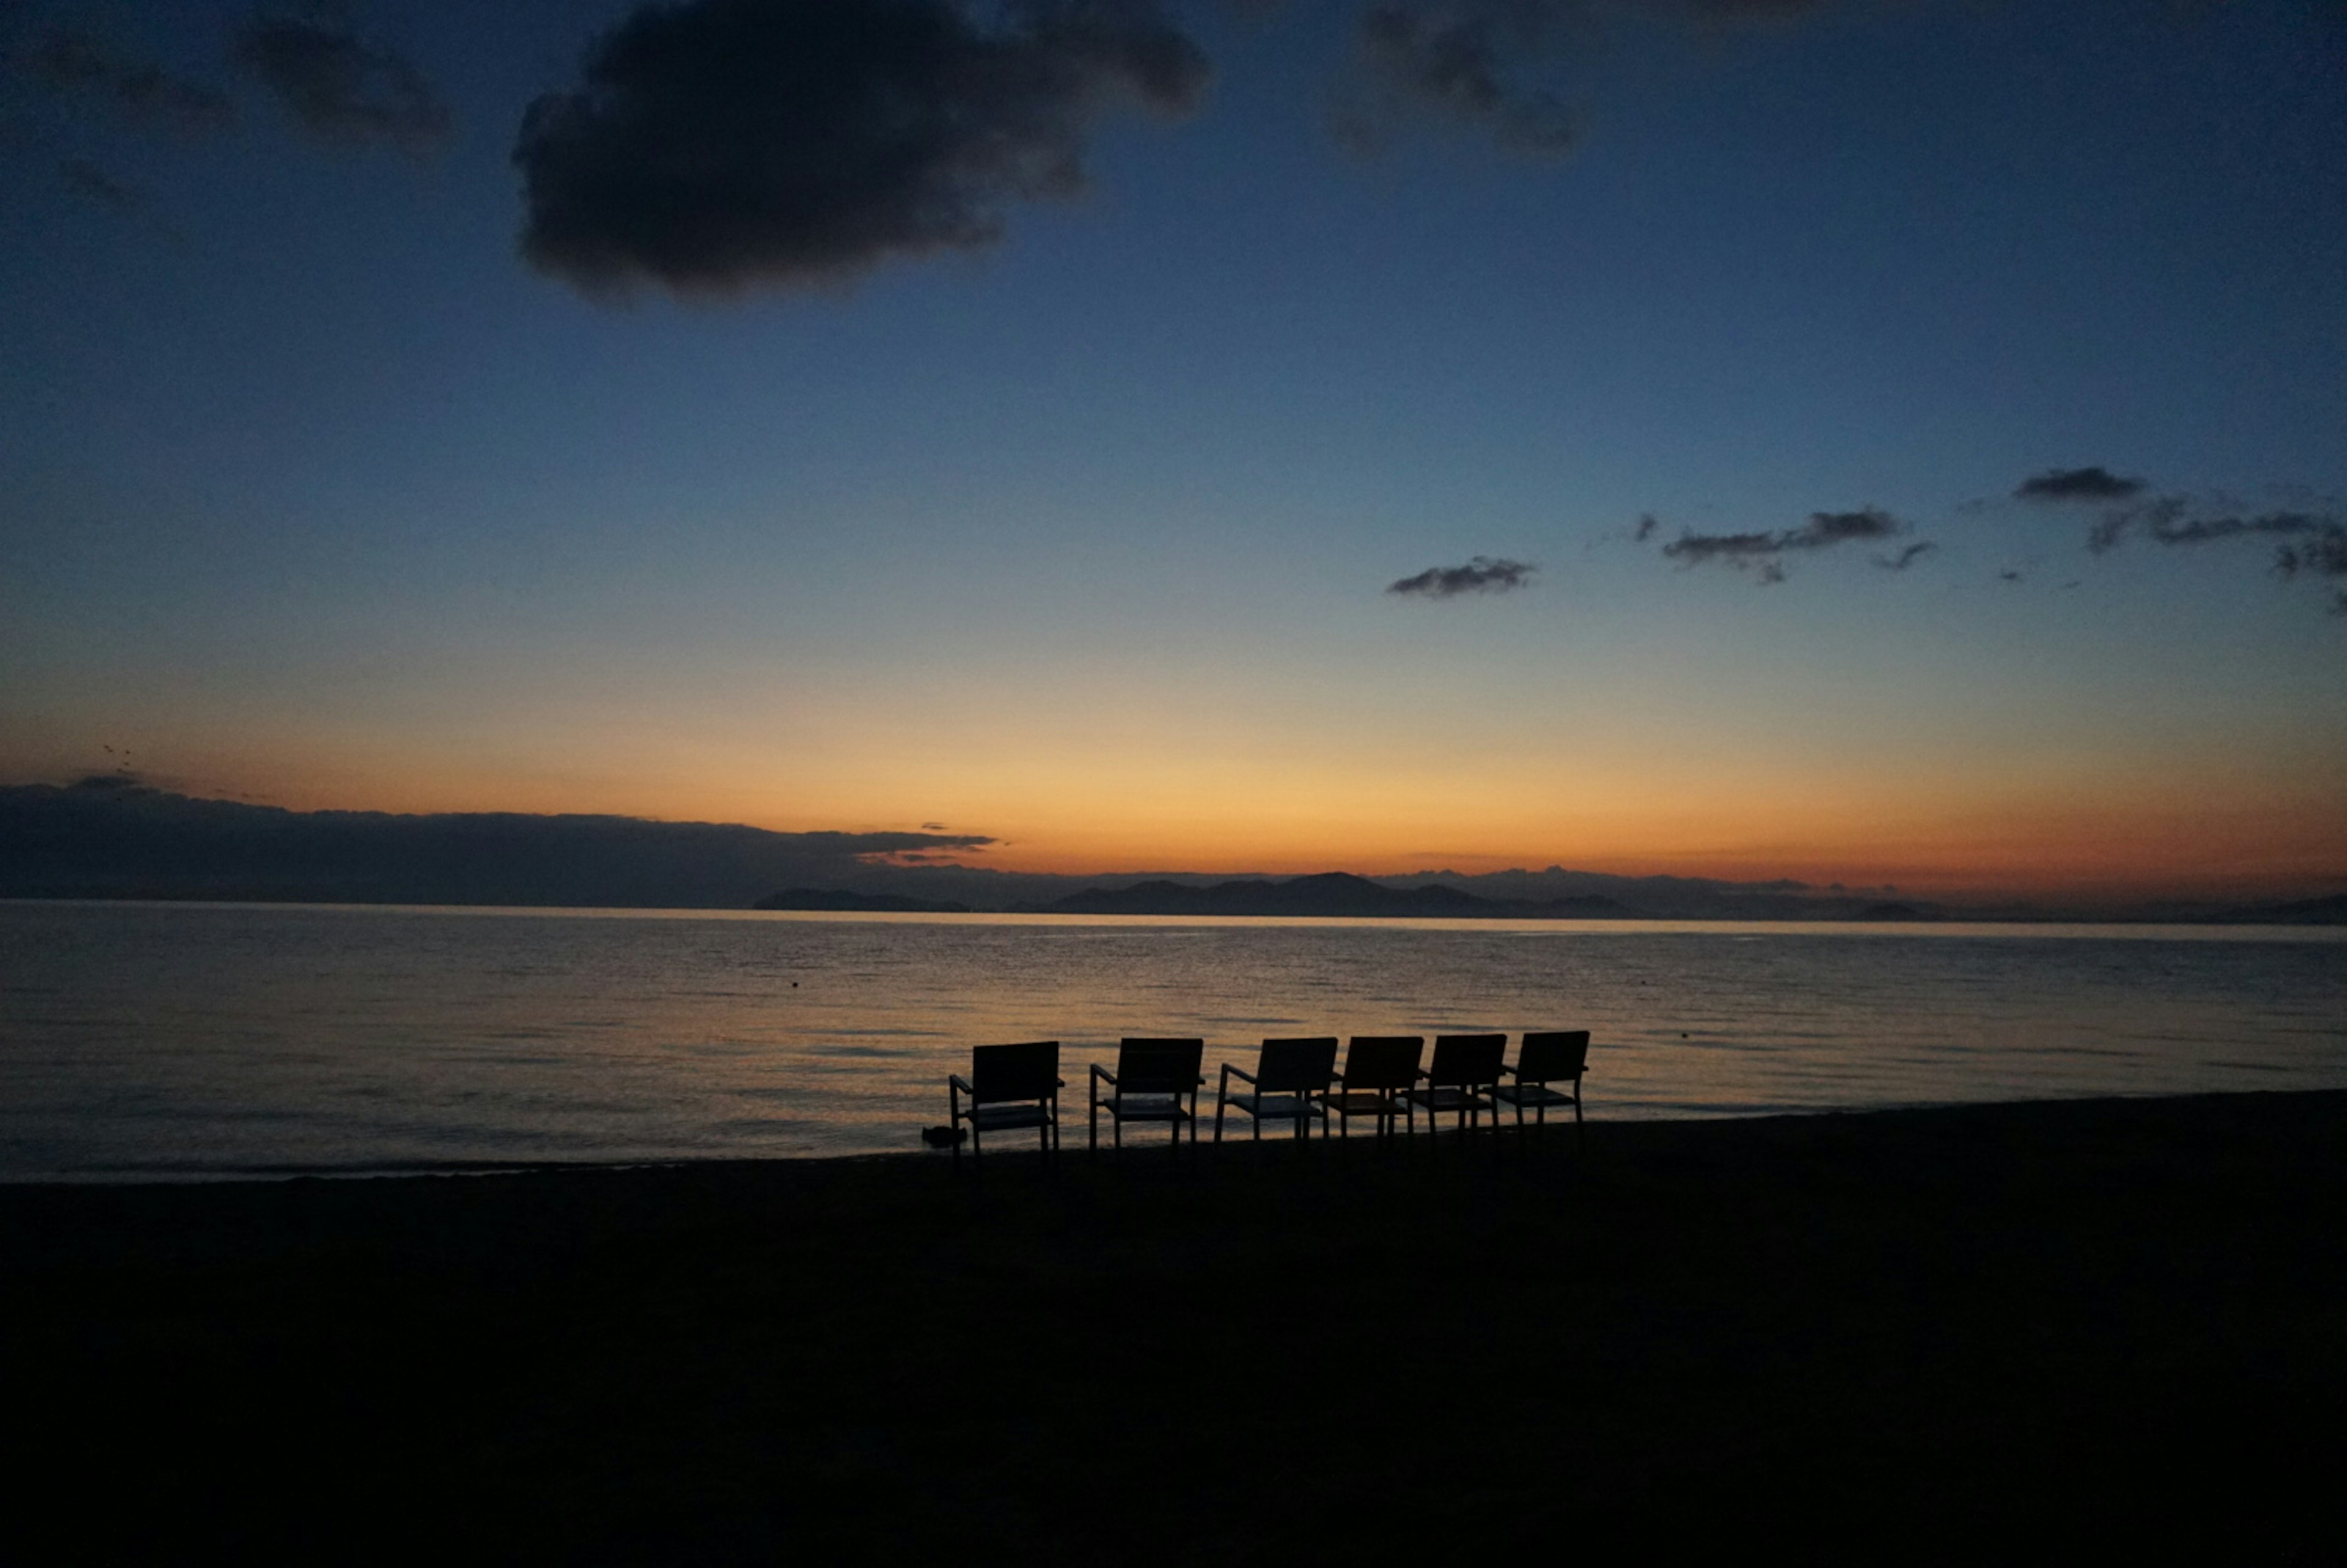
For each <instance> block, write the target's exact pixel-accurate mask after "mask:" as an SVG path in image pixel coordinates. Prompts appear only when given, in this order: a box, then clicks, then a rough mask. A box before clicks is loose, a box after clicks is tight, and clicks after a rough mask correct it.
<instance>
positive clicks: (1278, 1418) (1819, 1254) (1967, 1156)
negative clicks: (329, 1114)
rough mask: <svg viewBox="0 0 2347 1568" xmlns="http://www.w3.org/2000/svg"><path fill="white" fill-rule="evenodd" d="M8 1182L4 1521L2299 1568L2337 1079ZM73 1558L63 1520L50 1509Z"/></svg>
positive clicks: (2336, 1301)
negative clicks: (1168, 1145)
mask: <svg viewBox="0 0 2347 1568" xmlns="http://www.w3.org/2000/svg"><path fill="white" fill-rule="evenodd" d="M1069 1132H1070V1134H1071V1136H1070V1138H1069V1143H1068V1146H1067V1148H1066V1149H1065V1150H1064V1152H1063V1153H1062V1154H1061V1156H1060V1158H1059V1160H1058V1161H1057V1162H1056V1164H1055V1166H1052V1167H1045V1166H1043V1165H1042V1164H1041V1163H1040V1162H1039V1161H1038V1160H1037V1159H1036V1157H1035V1156H1034V1154H1033V1153H1031V1149H1029V1150H1020V1148H1019V1147H1018V1141H1017V1140H1015V1139H1010V1140H1005V1146H1003V1147H1000V1148H998V1149H997V1150H995V1151H994V1152H991V1153H989V1154H988V1155H987V1156H986V1158H985V1161H984V1165H983V1173H982V1175H981V1174H980V1173H979V1169H978V1168H976V1167H975V1166H974V1164H973V1162H971V1161H969V1160H968V1159H965V1160H963V1161H962V1162H961V1163H960V1168H959V1169H958V1170H957V1169H956V1167H955V1163H954V1162H953V1161H952V1160H950V1159H949V1158H948V1157H947V1156H946V1155H944V1154H941V1153H928V1154H907V1155H903V1156H883V1157H874V1158H862V1159H848V1160H822V1161H813V1160H811V1161H766V1162H723V1163H718V1162H712V1163H697V1164H681V1165H673V1166H665V1167H656V1168H637V1169H600V1168H574V1169H560V1170H557V1169H541V1170H532V1171H526V1172H518V1173H501V1174H487V1175H467V1176H415V1177H398V1178H380V1179H369V1180H342V1181H325V1180H316V1179H302V1180H290V1181H245V1182H222V1183H205V1184H176V1185H163V1184H142V1185H44V1184H15V1185H7V1186H0V1257H5V1260H6V1268H5V1283H0V1293H5V1296H4V1297H0V1298H4V1299H5V1318H6V1322H7V1324H8V1326H9V1327H8V1331H7V1333H6V1334H5V1337H0V1363H5V1378H6V1382H7V1387H8V1389H10V1390H11V1391H10V1393H9V1396H8V1399H7V1407H8V1409H9V1412H10V1413H9V1425H10V1428H11V1429H12V1430H11V1436H10V1447H11V1449H12V1450H13V1453H12V1455H11V1457H10V1460H9V1466H10V1471H11V1475H12V1480H13V1481H14V1482H15V1486H14V1487H13V1488H12V1490H13V1491H15V1492H16V1495H17V1498H18V1501H17V1503H16V1504H15V1505H14V1508H13V1510H12V1512H14V1514H15V1519H14V1521H13V1522H12V1526H11V1529H12V1532H15V1533H18V1534H19V1538H20V1539H23V1540H31V1539H36V1538H39V1537H40V1536H46V1537H48V1538H49V1539H51V1540H53V1541H59V1542H67V1543H69V1545H68V1547H67V1550H64V1551H62V1552H60V1553H58V1555H59V1556H60V1557H62V1558H70V1559H79V1560H84V1561H94V1560H100V1559H116V1560H120V1559H124V1558H138V1557H147V1558H152V1557H169V1558H175V1559H183V1558H187V1557H190V1556H196V1555H206V1556H210V1555H236V1556H241V1557H245V1558H248V1559H251V1558H272V1557H285V1556H293V1555H302V1556H318V1555H335V1556H344V1557H347V1556H366V1555H374V1554H378V1553H408V1552H413V1551H421V1550H433V1551H443V1550H446V1551H454V1550H459V1549H463V1550H470V1551H477V1552H494V1553H499V1554H501V1555H507V1556H514V1557H522V1558H531V1559H554V1560H567V1561H662V1562H733V1561H741V1562H749V1561H773V1560H776V1559H778V1558H786V1559H790V1560H800V1561H820V1562H835V1561H859V1560H869V1561H901V1560H905V1559H907V1558H911V1557H914V1556H928V1555H932V1554H946V1553H955V1554H963V1555H971V1556H978V1557H981V1558H989V1557H995V1556H1010V1555H1013V1554H1016V1555H1020V1556H1043V1555H1048V1554H1055V1553H1069V1554H1083V1555H1090V1556H1094V1557H1107V1558H1112V1559H1116V1560H1141V1561H1199V1562H1227V1563H1251V1562H1271V1561H1276V1560H1290V1561H1292V1560H1296V1559H1297V1558H1299V1557H1302V1558H1306V1559H1312V1558H1318V1557H1323V1556H1328V1555H1334V1554H1336V1553H1345V1554H1348V1555H1351V1556H1355V1557H1360V1558H1367V1559H1369V1560H1386V1559H1389V1558H1390V1559H1398V1558H1401V1557H1405V1556H1408V1557H1414V1558H1419V1559H1420V1560H1424V1559H1426V1558H1428V1557H1429V1556H1430V1555H1431V1556H1434V1557H1437V1558H1440V1559H1448V1558H1450V1557H1454V1556H1463V1555H1466V1554H1469V1553H1479V1552H1490V1551H1507V1552H1513V1551H1519V1550H1529V1549H1532V1548H1539V1549H1542V1550H1544V1551H1557V1552H1563V1551H1570V1550H1574V1549H1577V1548H1578V1546H1579V1545H1581V1544H1583V1543H1585V1544H1587V1545H1589V1546H1590V1547H1592V1548H1593V1549H1594V1548H1597V1547H1599V1546H1601V1545H1602V1546H1604V1548H1605V1549H1608V1550H1637V1551H1641V1552H1645V1553H1662V1554H1664V1555H1665V1556H1670V1555H1678V1554H1682V1553H1692V1552H1696V1551H1703V1552H1706V1553H1710V1552H1716V1551H1745V1550H1750V1549H1754V1548H1757V1547H1758V1546H1760V1545H1762V1544H1765V1543H1768V1542H1779V1543H1782V1544H1785V1545H1788V1546H1790V1547H1792V1548H1794V1549H1797V1550H1799V1551H1801V1552H1803V1553H1806V1554H1810V1555H1818V1554H1824V1555H1841V1554H1848V1555H1868V1556H1876V1557H1881V1556H1885V1555H1887V1556H1891V1557H1895V1558H1897V1559H1900V1560H1904V1561H1916V1560H1960V1559H1971V1558H1973V1557H1976V1556H1980V1555H1983V1554H1984V1553H1991V1552H1993V1553H1995V1554H1996V1555H1998V1556H2000V1557H2004V1558H2008V1559H2012V1558H2018V1559H2022V1560H2045V1559H2050V1558H2054V1557H2059V1556H2065V1555H2070V1554H2072V1553H2089V1554H2091V1555H2094V1556H2096V1557H2103V1556H2108V1555H2115V1554H2116V1553H2119V1552H2121V1551H2127V1552H2131V1553H2134V1554H2136V1555H2138V1556H2140V1557H2142V1558H2143V1559H2144V1560H2147V1561H2163V1560H2170V1559H2174V1558H2179V1557H2184V1556H2192V1555H2209V1554H2216V1555H2221V1556H2222V1557H2223V1558H2225V1559H2226V1560H2229V1561H2264V1562H2289V1561H2308V1562H2311V1561H2317V1560H2321V1559H2324V1558H2327V1557H2328V1556H2329V1555H2330V1554H2331V1553H2332V1550H2334V1549H2335V1543H2336V1542H2337V1541H2338V1539H2339V1535H2340V1532H2341V1527H2342V1509H2341V1506H2340V1504H2339V1502H2338V1501H2336V1496H2337V1493H2336V1489H2335V1487H2334V1486H2333V1485H2332V1480H2333V1477H2332V1471H2333V1470H2334V1469H2335V1460H2336V1456H2337V1449H2338V1444H2337V1440H2336V1430H2337V1412H2338V1411H2339V1410H2340V1409H2342V1408H2347V1399H2342V1396H2347V1348H2342V1342H2341V1336H2340V1332H2339V1330H2340V1326H2341V1324H2342V1322H2347V1249H2342V1246H2341V1245H2340V1237H2341V1236H2342V1234H2347V1138H2342V1133H2347V1093H2339V1092H2305V1093H2289V1094H2261V1093H2249V1094H2229V1095H2209V1096H2196V1097H2186V1098H2170V1099H2142V1100H2098V1101H2076V1102H2037V1103H2016V1104H2004V1105H1986V1106H1969V1107H1961V1108H1952V1109H1942V1110H1919V1111H1885V1112H1867V1113H1850V1114H1837V1115H1823V1116H1803V1117H1775V1118H1754V1119H1742V1120H1721V1121H1708V1122H1660V1121H1657V1122H1638V1123H1629V1122H1612V1123H1609V1122H1604V1120H1603V1119H1602V1118H1601V1119H1599V1120H1597V1121H1595V1122H1593V1123H1592V1124H1591V1125H1590V1127H1589V1129H1588V1135H1587V1139H1586V1146H1585V1148H1583V1149H1576V1147H1575V1145H1574V1141H1573V1138H1572V1137H1571V1135H1570V1129H1569V1128H1568V1129H1564V1130H1563V1131H1562V1132H1560V1131H1559V1130H1558V1129H1555V1128H1552V1129H1551V1131H1550V1133H1549V1134H1548V1135H1547V1136H1545V1137H1531V1138H1522V1139H1520V1138H1518V1137H1517V1136H1516V1135H1515V1134H1514V1133H1513V1132H1512V1131H1511V1132H1508V1133H1506V1134H1505V1135H1503V1136H1501V1138H1499V1139H1497V1140H1493V1139H1491V1138H1488V1137H1477V1138H1472V1139H1470V1140H1467V1141H1465V1142H1460V1141H1459V1140H1457V1139H1456V1138H1455V1137H1453V1136H1451V1135H1450V1134H1446V1135H1445V1136H1444V1137H1443V1138H1442V1139H1441V1140H1440V1142H1437V1143H1429V1142H1428V1141H1427V1140H1426V1139H1425V1138H1424V1137H1423V1136H1421V1137H1420V1138H1419V1139H1417V1140H1415V1141H1409V1142H1398V1143H1395V1144H1394V1145H1392V1146H1389V1147H1379V1146H1378V1144H1377V1143H1375V1141H1374V1140H1364V1139H1363V1138H1360V1137H1355V1138H1353V1139H1351V1140H1350V1141H1349V1142H1348V1143H1327V1142H1316V1143H1313V1144H1311V1145H1309V1146H1307V1147H1298V1146H1296V1145H1295V1144H1293V1143H1289V1142H1287V1141H1286V1140H1285V1139H1274V1138H1271V1137H1266V1139H1265V1140H1264V1141H1263V1142H1262V1143H1260V1144H1255V1143H1251V1142H1245V1141H1242V1142H1238V1143H1225V1144H1224V1145H1222V1146H1221V1147H1219V1148H1216V1147H1214V1145H1212V1143H1204V1144H1201V1145H1200V1146H1199V1147H1198V1148H1197V1150H1196V1152H1195V1154H1194V1157H1193V1155H1192V1154H1191V1153H1190V1151H1188V1150H1187V1149H1186V1148H1185V1150H1184V1153H1183V1156H1182V1157H1181V1158H1180V1159H1178V1160H1177V1159H1175V1158H1173V1157H1172V1156H1171V1155H1169V1153H1168V1152H1167V1150H1166V1149H1165V1148H1164V1146H1163V1138H1162V1135H1158V1134H1156V1133H1155V1132H1154V1130H1153V1131H1152V1132H1150V1133H1145V1134H1143V1135H1141V1136H1140V1137H1138V1138H1136V1139H1135V1140H1134V1141H1133V1146H1130V1147H1128V1148H1127V1149H1125V1150H1124V1151H1123V1153H1122V1155H1121V1156H1118V1157H1110V1156H1109V1155H1107V1154H1106V1153H1103V1154H1102V1157H1101V1158H1099V1159H1098V1160H1097V1161H1094V1160H1092V1159H1089V1158H1087V1156H1086V1155H1085V1153H1084V1152H1083V1150H1082V1148H1081V1143H1082V1129H1081V1117H1079V1118H1077V1119H1076V1121H1075V1122H1074V1124H1073V1125H1071V1128H1070V1129H1069ZM59 1531H62V1532H64V1533H62V1534H59V1533H56V1532H59Z"/></svg>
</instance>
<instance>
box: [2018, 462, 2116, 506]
mask: <svg viewBox="0 0 2347 1568" xmlns="http://www.w3.org/2000/svg"><path fill="white" fill-rule="evenodd" d="M2143 487H2144V486H2143V481H2142V480H2140V479H2129V478H2123V477H2120V476H2118V475H2116V474H2114V473H2112V472H2111V471H2110V470H2109V469H2108V468H2106V467H2103V466H2100V465H2099V464H2097V465H2096V466H2094V467H2091V468H2048V469H2047V470H2045V472H2044V473H2043V474H2035V475H2032V476H2031V477H2028V478H2026V479H2024V480H2023V481H2022V482H2021V483H2020V484H2019V485H2018V486H2017V487H2014V492H2013V494H2014V499H2016V500H2023V501H2085V502H2102V501H2126V500H2131V499H2133V498H2134V497H2137V496H2139V495H2141V494H2142V493H2143Z"/></svg>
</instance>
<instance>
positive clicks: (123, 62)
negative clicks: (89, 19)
mask: <svg viewBox="0 0 2347 1568" xmlns="http://www.w3.org/2000/svg"><path fill="white" fill-rule="evenodd" d="M25 69H26V73H27V74H28V75H29V76H30V77H32V78H33V79H34V80H35V81H36V82H38V83H40V84H41V85H42V86H44V87H48V88H49V89H51V90H52V91H56V92H69V93H80V94H86V95H88V96H90V97H95V98H97V99H99V100H100V101H102V102H104V103H106V104H108V105H109V106H111V107H112V108H114V109H116V110H117V111H118V112H119V113H121V114H122V115H123V116H125V117H126V118H129V119H131V120H134V121H138V122H140V123H143V124H147V125H152V126H157V127H160V128H164V129H167V130H172V131H177V132H179V134H181V135H183V136H200V135H204V134H206V133H209V132H211V131H219V130H226V129H228V128H230V127H231V126H233V125H234V124H235V123H236V107H235V106H234V105H233V104H231V103H230V102H229V100H228V97H227V95H226V94H224V93H221V92H220V91H218V90H216V89H214V88H211V87H204V86H202V85H201V84H200V83H196V82H190V81H186V80H183V79H181V78H180V77H175V76H172V75H171V74H169V72H167V71H165V70H164V69H163V68H162V67H159V66H156V65H153V64H150V63H149V62H148V61H145V60H138V59H131V58H129V57H128V56H124V55H122V54H120V53H118V52H117V51H116V50H115V49H113V48H112V47H110V46H107V45H105V44H102V43H100V42H99V41H98V40H97V39H96V38H94V37H92V36H89V35H87V34H85V33H79V32H76V31H74V30H72V29H70V28H63V27H59V28H52V29H50V30H49V31H48V32H46V33H45V34H43V35H42V36H41V37H40V38H39V39H38V40H36V42H35V43H34V45H33V46H32V47H31V48H30V49H28V50H27V51H26V55H25Z"/></svg>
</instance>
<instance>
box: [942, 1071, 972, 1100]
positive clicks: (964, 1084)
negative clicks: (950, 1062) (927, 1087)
mask: <svg viewBox="0 0 2347 1568" xmlns="http://www.w3.org/2000/svg"><path fill="white" fill-rule="evenodd" d="M946 1082H947V1083H948V1085H950V1086H951V1087H953V1088H955V1089H958V1090H960V1091H962V1092H963V1093H964V1094H967V1095H969V1097H970V1098H971V1099H973V1100H975V1099H977V1098H978V1091H977V1090H976V1089H973V1088H972V1087H970V1081H969V1079H967V1078H964V1077H963V1076H962V1075H961V1074H960V1073H958V1072H953V1073H948V1074H947V1075H946Z"/></svg>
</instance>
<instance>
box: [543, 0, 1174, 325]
mask: <svg viewBox="0 0 2347 1568" xmlns="http://www.w3.org/2000/svg"><path fill="white" fill-rule="evenodd" d="M984 15H985V17H986V18H987V20H986V21H984V22H981V20H980V19H979V14H978V13H975V12H973V11H972V10H971V9H969V8H968V7H966V6H965V5H963V4H960V3H959V0H866V3H865V4H859V5H841V4H837V3H836V0H688V3H685V4H671V5H644V6H642V7H641V9H639V10H637V11H636V12H634V13H633V14H632V15H630V16H628V17H627V18H626V19H625V20H624V21H622V22H621V23H620V25H619V26H618V27H617V28H615V29H614V30H613V31H612V32H611V33H610V34H609V35H607V36H605V37H604V38H603V39H602V40H601V41H600V43H599V44H597V46H595V48H594V49H593V51H592V52H591V54H590V55H589V58H588V60H587V63H586V79H585V81H584V83H583V84H582V85H580V86H579V87H574V88H571V89H569V90H566V91H563V92H556V93H548V94H547V95H545V96H544V97H540V98H538V100H537V101H536V102H534V103H533V104H531V105H530V106H529V109H528V113H527V114H526V115H525V116H524V118H523V121H522V128H521V135H520V138H519V140H518V143H517V145H516V147H515V149H514V161H515V163H516V164H517V165H518V166H519V168H520V169H521V172H522V180H523V185H524V190H525V201H526V204H527V208H528V212H527V218H526V221H525V223H524V226H523V231H522V239H521V250H522V253H523V255H524V256H525V257H527V258H528V261H530V263H531V264H532V265H534V266H536V267H537V268H538V269H539V270H540V271H542V272H548V273H550V274H552V275H553V276H556V277H559V278H561V279H563V280H564V281H566V282H569V283H571V284H573V285H574V286H576V287H578V288H580V289H582V290H585V291H588V292H592V293H598V294H621V293H625V292H629V291H630V290H631V289H633V288H635V287H637V286H639V285H641V284H647V283H649V284H654V285H657V286H660V287H662V288H666V289H669V290H671V291H674V292H681V293H700V294H708V293H721V294H722V293H728V292H738V291H740V290H743V289H745V288H749V287H753V286H757V285H766V286H777V287H793V286H806V285H810V284H821V283H827V282H839V281H841V280H844V279H847V278H852V277H854V276H856V275H857V274H859V273H861V272H866V270H868V269H870V268H871V267H873V266H875V265H876V264H877V263H878V262H880V261H883V260H884V259H886V258H887V257H889V256H892V255H922V254H927V253H928V252H931V251H939V250H947V249H958V250H971V249H977V248H979V247H982V246H986V245H990V244H992V243H994V242H995V241H998V240H999V239H1000V238H1001V236H1002V232H1003V229H1004V221H1005V220H1004V216H1003V210H1004V209H1005V207H1007V206H1008V205H1009V204H1010V203H1011V202H1014V201H1020V200H1039V199H1046V198H1051V199H1066V198H1070V197H1073V196H1076V195H1079V194H1081V192H1082V190H1083V189H1084V187H1085V172H1084V164H1083V155H1084V150H1085V142H1086V138H1087V137H1088V136H1089V134H1090V132H1091V129H1092V124H1093V122H1094V120H1095V119H1096V118H1098V117H1099V116H1100V115H1101V114H1102V112H1103V111H1104V110H1106V109H1107V108H1109V107H1110V106H1111V105H1112V104H1113V103H1115V102H1117V101H1120V100H1122V101H1126V102H1136V103H1138V104H1139V105H1141V106H1142V107H1143V108H1147V109H1150V110H1153V111H1155V112H1157V113H1159V114H1163V115H1167V116H1178V115H1182V114H1185V113H1187V112H1188V111H1189V110H1191V109H1192V108H1194V107H1196V105H1197V103H1198V101H1199V99H1200V98H1201V97H1202V96H1203V95H1204V90H1205V86H1206V81H1207V77H1208V74H1209V71H1208V66H1207V63H1206V59H1205V56H1204V55H1203V54H1202V53H1200V52H1199V50H1198V47H1197V46H1196V45H1194V44H1193V43H1192V42H1191V41H1190V39H1189V38H1188V37H1187V36H1184V34H1183V33H1181V32H1180V31H1178V30H1177V29H1176V28H1174V27H1173V26H1172V25H1171V24H1170V23H1168V22H1167V21H1165V20H1164V18H1163V16H1162V15H1160V14H1159V13H1158V11H1157V10H1156V8H1155V6H1154V5H1153V3H1152V0H1010V3H1009V5H1007V6H1005V7H1001V8H997V9H991V10H989V11H987V12H985V13H984Z"/></svg>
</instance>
